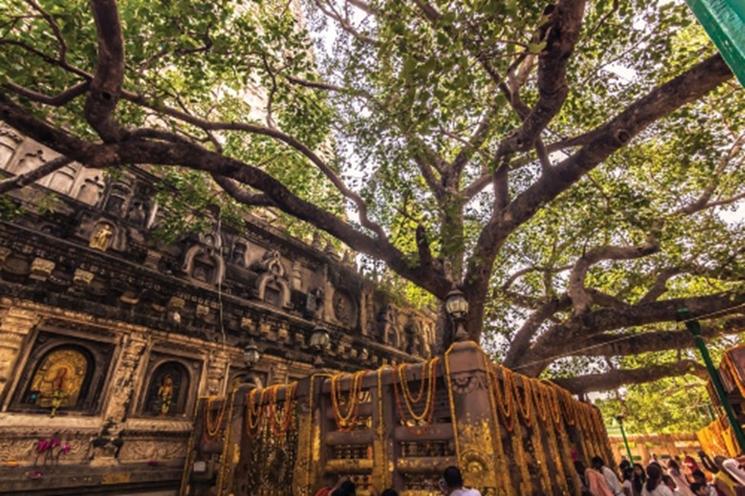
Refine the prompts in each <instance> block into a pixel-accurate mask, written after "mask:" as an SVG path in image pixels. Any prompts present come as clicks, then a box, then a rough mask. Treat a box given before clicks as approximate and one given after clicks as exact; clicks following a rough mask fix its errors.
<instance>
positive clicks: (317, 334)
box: [310, 325, 331, 368]
mask: <svg viewBox="0 0 745 496" xmlns="http://www.w3.org/2000/svg"><path fill="white" fill-rule="evenodd" d="M330 343H331V335H330V334H329V331H328V329H326V328H325V327H323V326H320V325H319V326H316V327H314V328H313V333H312V334H311V335H310V348H311V350H313V354H314V355H315V358H314V359H313V365H315V366H316V367H318V368H320V367H322V366H323V358H322V357H321V355H323V352H324V351H326V350H327V349H328V347H329V344H330Z"/></svg>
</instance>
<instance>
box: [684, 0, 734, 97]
mask: <svg viewBox="0 0 745 496" xmlns="http://www.w3.org/2000/svg"><path fill="white" fill-rule="evenodd" d="M686 2H687V3H688V6H689V7H690V8H691V10H692V11H693V13H694V14H695V15H696V17H697V18H698V21H699V22H700V23H701V24H702V25H703V26H704V29H706V32H707V33H708V34H709V37H710V38H711V39H712V41H714V44H715V45H716V46H717V48H718V49H719V52H720V53H721V54H722V57H723V58H724V60H725V61H726V62H727V65H729V67H730V69H732V72H734V73H735V76H737V79H739V80H740V84H742V85H743V86H745V0H686Z"/></svg>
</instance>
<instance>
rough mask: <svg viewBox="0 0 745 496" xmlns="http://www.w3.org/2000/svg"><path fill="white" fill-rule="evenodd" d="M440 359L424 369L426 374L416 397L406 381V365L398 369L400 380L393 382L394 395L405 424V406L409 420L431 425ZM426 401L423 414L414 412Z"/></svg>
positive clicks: (435, 359)
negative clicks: (436, 370) (417, 406)
mask: <svg viewBox="0 0 745 496" xmlns="http://www.w3.org/2000/svg"><path fill="white" fill-rule="evenodd" d="M439 360H440V359H439V358H433V359H432V360H430V361H429V362H427V363H426V364H424V365H423V366H422V367H423V368H424V374H423V376H422V379H421V381H420V385H419V393H418V394H417V395H416V396H414V395H412V394H411V391H410V389H409V385H408V382H407V380H406V367H407V365H406V364H402V365H400V366H399V367H397V368H396V373H397V374H398V380H397V381H396V380H394V381H393V394H394V396H395V398H396V408H397V410H398V414H399V418H400V419H401V422H402V423H403V424H405V423H406V419H407V415H406V414H405V413H404V408H403V407H404V406H405V407H406V412H407V413H408V418H409V419H411V420H413V421H414V422H417V423H430V422H431V421H432V416H433V414H434V410H435V408H434V405H435V396H436V390H437V373H436V372H435V368H436V367H437V364H438V363H439ZM399 389H400V391H399ZM424 391H426V392H427V396H426V398H424ZM401 396H403V399H404V401H403V403H404V405H403V406H402V404H401ZM422 399H424V409H423V410H422V411H421V413H417V412H416V411H414V409H415V407H416V405H417V404H418V403H420V402H421V401H422Z"/></svg>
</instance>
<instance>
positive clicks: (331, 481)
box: [323, 472, 339, 487]
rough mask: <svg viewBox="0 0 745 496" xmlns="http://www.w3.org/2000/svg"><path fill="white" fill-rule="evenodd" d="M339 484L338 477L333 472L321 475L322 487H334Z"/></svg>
mask: <svg viewBox="0 0 745 496" xmlns="http://www.w3.org/2000/svg"><path fill="white" fill-rule="evenodd" d="M338 482H339V475H338V474H335V473H333V472H326V473H325V474H323V486H324V487H334V486H336V484H337V483H338Z"/></svg>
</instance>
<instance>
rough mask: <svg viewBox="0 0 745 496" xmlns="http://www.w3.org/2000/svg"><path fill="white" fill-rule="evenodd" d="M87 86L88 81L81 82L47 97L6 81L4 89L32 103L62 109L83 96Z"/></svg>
mask: <svg viewBox="0 0 745 496" xmlns="http://www.w3.org/2000/svg"><path fill="white" fill-rule="evenodd" d="M88 86H89V82H88V81H82V82H80V83H78V84H76V85H73V86H70V87H69V88H67V89H66V90H63V91H62V92H60V93H58V94H56V95H54V96H48V95H45V94H43V93H39V92H37V91H34V90H30V89H28V88H24V87H23V86H20V85H18V84H16V83H14V82H13V81H7V82H6V83H5V87H6V88H8V89H9V90H11V91H12V92H14V93H16V94H17V95H20V96H22V97H24V98H27V99H29V100H31V101H32V102H38V103H43V104H45V105H50V106H52V107H62V106H63V105H66V104H68V103H70V102H71V101H72V100H74V99H75V98H77V97H78V96H80V95H82V94H84V93H85V92H86V91H87V90H88Z"/></svg>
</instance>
